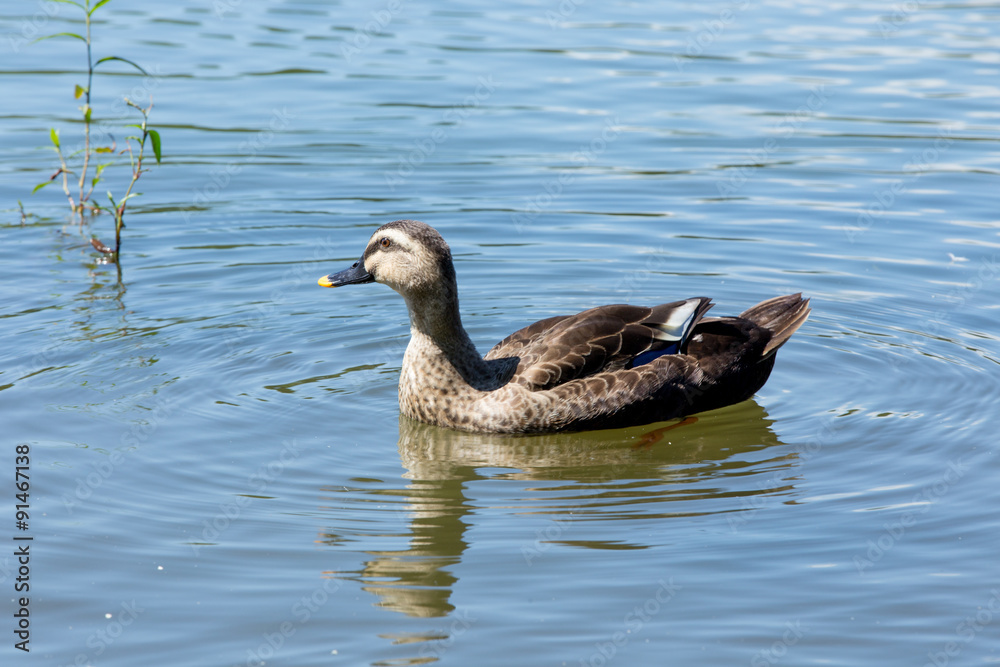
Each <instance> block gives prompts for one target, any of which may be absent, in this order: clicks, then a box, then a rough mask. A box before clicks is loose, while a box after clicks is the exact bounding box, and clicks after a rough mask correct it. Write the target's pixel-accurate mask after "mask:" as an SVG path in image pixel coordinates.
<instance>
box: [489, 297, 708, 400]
mask: <svg viewBox="0 0 1000 667" xmlns="http://www.w3.org/2000/svg"><path fill="white" fill-rule="evenodd" d="M711 306H712V304H711V301H710V300H709V299H707V298H704V297H698V298H693V299H686V300H684V301H675V302H673V303H665V304H661V305H659V306H654V307H652V308H649V307H644V306H628V305H622V304H619V305H612V306H599V307H597V308H591V309H590V310H585V311H583V312H582V313H578V314H576V315H569V316H560V317H552V318H548V319H546V320H541V321H540V322H536V323H534V324H532V325H530V326H528V327H525V328H524V329H521V330H520V331H517V332H515V333H513V334H511V335H510V336H508V337H507V338H505V339H503V340H502V341H500V342H499V343H498V344H497V345H496V346H495V347H494V348H493V349H492V350H490V352H489V353H488V354H487V355H486V359H501V358H505V357H518V359H519V360H518V366H517V370H516V371H515V372H514V376H513V377H512V378H511V382H516V383H518V384H520V385H522V386H524V387H525V388H527V389H530V390H532V391H539V390H545V389H551V388H553V387H556V386H559V385H561V384H564V383H566V382H568V381H570V380H575V379H578V378H583V377H587V376H591V375H594V374H597V373H601V372H603V371H616V370H622V369H626V368H633V367H639V366H642V365H645V364H647V363H649V362H650V361H652V360H653V359H655V358H657V357H659V356H662V355H664V354H672V353H676V352H680V351H682V350H683V349H684V347H685V345H686V344H687V339H688V336H689V335H690V334H691V330H692V329H693V327H694V325H695V324H696V323H697V322H698V321H699V320H700V319H701V317H702V315H704V313H705V311H707V310H708V309H709V308H711Z"/></svg>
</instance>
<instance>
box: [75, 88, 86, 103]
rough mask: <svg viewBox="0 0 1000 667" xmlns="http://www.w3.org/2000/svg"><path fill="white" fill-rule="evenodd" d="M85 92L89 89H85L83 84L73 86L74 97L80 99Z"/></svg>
mask: <svg viewBox="0 0 1000 667" xmlns="http://www.w3.org/2000/svg"><path fill="white" fill-rule="evenodd" d="M85 92H87V91H86V90H84V88H83V86H81V85H80V84H76V85H75V86H74V87H73V98H74V99H77V100H78V99H80V97H82V96H83V94H84V93H85Z"/></svg>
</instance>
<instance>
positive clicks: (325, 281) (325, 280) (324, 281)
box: [319, 276, 335, 287]
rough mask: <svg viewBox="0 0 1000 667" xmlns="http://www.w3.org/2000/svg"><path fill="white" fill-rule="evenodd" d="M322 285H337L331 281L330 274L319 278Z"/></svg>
mask: <svg viewBox="0 0 1000 667" xmlns="http://www.w3.org/2000/svg"><path fill="white" fill-rule="evenodd" d="M319 286H320V287H335V285H334V284H333V283H331V282H330V276H323V277H322V278H320V279H319Z"/></svg>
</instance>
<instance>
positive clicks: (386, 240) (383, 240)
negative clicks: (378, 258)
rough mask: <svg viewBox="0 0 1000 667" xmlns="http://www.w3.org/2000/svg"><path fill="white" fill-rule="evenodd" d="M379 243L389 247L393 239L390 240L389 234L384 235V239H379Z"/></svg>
mask: <svg viewBox="0 0 1000 667" xmlns="http://www.w3.org/2000/svg"><path fill="white" fill-rule="evenodd" d="M378 244H379V245H380V246H382V247H383V248H388V247H389V246H391V245H392V241H390V240H389V237H388V236H383V237H382V240H381V241H379V242H378Z"/></svg>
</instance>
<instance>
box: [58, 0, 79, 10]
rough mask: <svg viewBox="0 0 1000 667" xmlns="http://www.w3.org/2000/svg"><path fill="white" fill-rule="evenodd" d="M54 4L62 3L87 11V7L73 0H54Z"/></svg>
mask: <svg viewBox="0 0 1000 667" xmlns="http://www.w3.org/2000/svg"><path fill="white" fill-rule="evenodd" d="M52 2H61V3H62V4H64V5H75V6H77V7H79V8H80V9H83V10H86V9H87V8H86V7H84V6H83V5H82V4H80V3H79V2H73V0H52Z"/></svg>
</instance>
